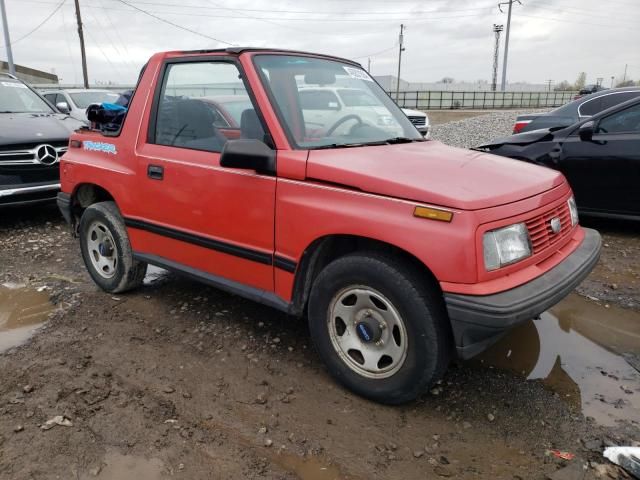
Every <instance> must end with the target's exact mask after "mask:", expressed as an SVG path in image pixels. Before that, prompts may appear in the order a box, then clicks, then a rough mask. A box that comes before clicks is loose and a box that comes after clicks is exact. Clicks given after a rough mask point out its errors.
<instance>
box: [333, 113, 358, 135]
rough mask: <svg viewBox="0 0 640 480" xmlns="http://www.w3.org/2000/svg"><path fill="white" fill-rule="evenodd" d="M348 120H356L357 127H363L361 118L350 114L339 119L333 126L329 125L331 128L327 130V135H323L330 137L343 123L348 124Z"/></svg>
mask: <svg viewBox="0 0 640 480" xmlns="http://www.w3.org/2000/svg"><path fill="white" fill-rule="evenodd" d="M349 120H356V121H357V122H358V123H357V125H364V122H363V121H362V118H360V117H359V116H358V115H356V114H355V113H351V114H349V115H345V116H344V117H342V118H339V119H338V120H337V121H336V122H335V123H334V124H333V125H331V128H330V129H329V130H327V133H325V135H326V136H327V137H330V136H331V134H332V133H333V132H335V131H336V130H337V128H338V127H339V126H340V125H342V124H343V123H345V122H348V121H349Z"/></svg>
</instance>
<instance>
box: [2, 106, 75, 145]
mask: <svg viewBox="0 0 640 480" xmlns="http://www.w3.org/2000/svg"><path fill="white" fill-rule="evenodd" d="M81 126H83V124H82V123H81V122H79V121H77V120H76V119H74V118H72V117H70V116H68V115H63V114H58V113H0V146H1V145H19V144H28V143H38V142H42V143H46V142H47V141H53V140H66V139H67V138H69V135H71V133H73V131H74V130H77V129H78V128H80V127H81Z"/></svg>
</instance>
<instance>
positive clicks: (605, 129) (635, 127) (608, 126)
mask: <svg viewBox="0 0 640 480" xmlns="http://www.w3.org/2000/svg"><path fill="white" fill-rule="evenodd" d="M597 133H640V103H639V104H636V105H634V106H632V107H629V108H626V109H624V110H622V111H621V112H616V113H614V114H612V115H609V116H607V117H605V118H603V119H602V120H600V122H599V123H598V128H597Z"/></svg>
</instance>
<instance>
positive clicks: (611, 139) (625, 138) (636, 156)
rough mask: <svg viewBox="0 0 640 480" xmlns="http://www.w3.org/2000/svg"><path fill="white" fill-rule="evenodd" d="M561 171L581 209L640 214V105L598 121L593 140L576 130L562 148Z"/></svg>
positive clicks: (595, 124) (595, 122) (596, 120)
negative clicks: (582, 138)
mask: <svg viewBox="0 0 640 480" xmlns="http://www.w3.org/2000/svg"><path fill="white" fill-rule="evenodd" d="M559 169H560V170H561V171H562V172H563V173H564V174H565V176H566V177H567V179H568V180H569V183H570V184H571V187H572V188H573V191H574V193H575V196H576V202H577V204H578V207H579V208H580V209H581V210H583V211H585V212H591V213H614V214H619V215H640V193H639V192H640V188H638V185H640V103H636V104H635V105H632V106H629V107H626V108H624V109H621V110H618V111H616V112H614V113H610V114H608V115H606V116H600V117H597V118H595V119H594V134H593V137H592V139H591V140H581V139H580V136H579V135H578V130H577V129H576V131H574V132H573V133H572V134H571V135H570V136H569V137H568V138H567V140H566V141H565V142H564V143H563V145H562V152H561V155H560V159H559Z"/></svg>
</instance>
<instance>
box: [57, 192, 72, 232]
mask: <svg viewBox="0 0 640 480" xmlns="http://www.w3.org/2000/svg"><path fill="white" fill-rule="evenodd" d="M56 203H57V204H58V208H59V209H60V213H62V216H63V217H64V219H65V220H66V221H67V223H68V224H69V225H71V223H72V220H73V215H72V214H71V195H69V194H68V193H64V192H59V193H58V197H57V198H56Z"/></svg>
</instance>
